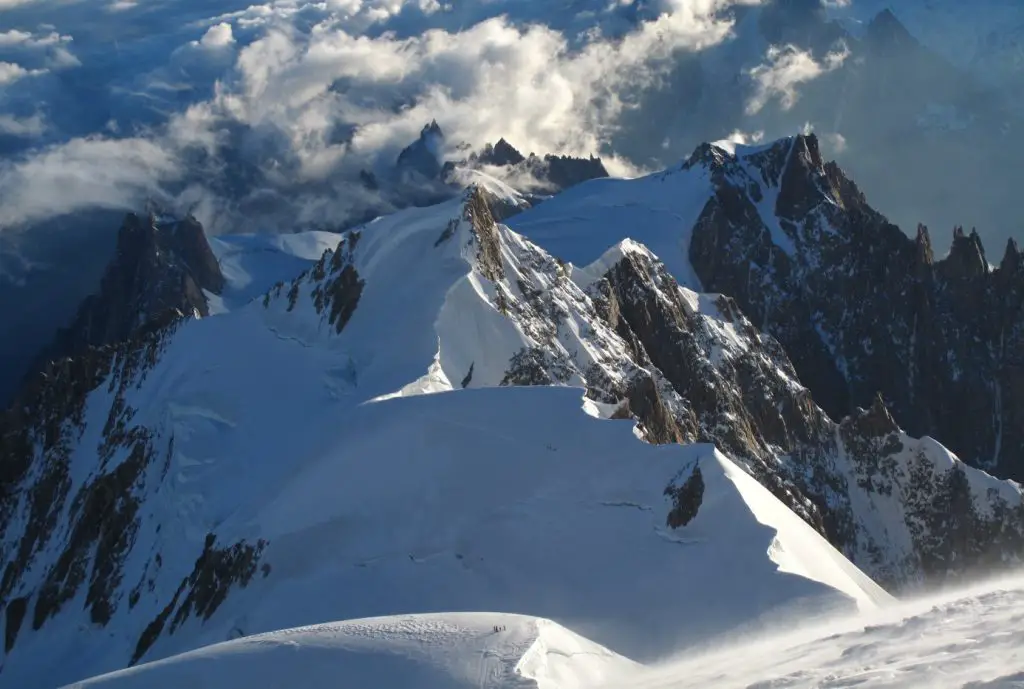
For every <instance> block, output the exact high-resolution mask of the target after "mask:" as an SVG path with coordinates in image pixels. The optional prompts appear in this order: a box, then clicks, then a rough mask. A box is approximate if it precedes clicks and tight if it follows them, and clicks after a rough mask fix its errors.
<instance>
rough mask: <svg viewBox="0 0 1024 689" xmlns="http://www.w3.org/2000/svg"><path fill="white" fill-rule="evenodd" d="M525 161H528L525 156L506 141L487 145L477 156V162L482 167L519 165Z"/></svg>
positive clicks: (502, 140)
mask: <svg viewBox="0 0 1024 689" xmlns="http://www.w3.org/2000/svg"><path fill="white" fill-rule="evenodd" d="M524 160H526V158H525V156H523V154H522V153H520V152H519V151H517V150H516V149H515V147H513V146H512V144H510V143H509V142H507V141H505V139H498V143H496V144H494V145H493V146H492V145H491V144H487V145H486V146H484V150H483V151H481V152H480V154H479V155H478V156H476V162H478V163H480V164H481V165H499V166H504V165H518V164H519V163H521V162H523V161H524Z"/></svg>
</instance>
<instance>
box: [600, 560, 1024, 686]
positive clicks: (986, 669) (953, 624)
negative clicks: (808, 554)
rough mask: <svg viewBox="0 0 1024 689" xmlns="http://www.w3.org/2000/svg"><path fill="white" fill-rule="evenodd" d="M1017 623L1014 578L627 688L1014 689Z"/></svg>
mask: <svg viewBox="0 0 1024 689" xmlns="http://www.w3.org/2000/svg"><path fill="white" fill-rule="evenodd" d="M1022 620H1024V580H1022V579H1021V578H1020V577H1019V575H1018V576H1016V577H1015V578H1011V579H1003V580H997V581H990V582H983V583H981V584H977V585H975V586H972V587H970V588H966V589H959V590H955V591H948V592H944V593H942V594H940V595H937V596H932V597H927V598H921V599H916V600H911V601H907V602H904V603H901V604H899V605H897V606H893V607H890V608H887V609H885V610H880V611H876V612H873V613H865V614H859V615H856V616H853V617H845V618H832V619H827V618H826V619H819V620H805V621H804V624H802V625H801V626H800V627H799V628H797V629H791V630H788V631H781V630H780V631H777V632H776V633H773V634H772V635H770V636H769V635H765V636H761V637H755V638H751V639H745V640H743V641H741V642H739V643H731V644H725V645H722V646H719V647H717V648H713V649H709V650H707V651H706V652H703V653H693V652H690V653H686V654H685V655H681V656H679V657H678V658H676V659H674V660H671V661H668V662H665V663H663V664H660V665H658V666H656V667H652V668H646V669H643V670H641V671H640V672H639V673H638V674H637V675H636V676H635V677H631V678H630V681H629V683H628V685H629V686H630V687H634V688H635V689H690V688H691V687H692V688H697V687H706V686H716V687H719V686H721V687H750V688H754V687H756V688H757V689H767V688H768V687H773V688H775V687H778V688H782V687H793V688H795V687H837V688H838V687H853V686H864V687H899V688H900V689H1017V688H1019V687H1021V686H1022V685H1024V671H1022V668H1024V665H1022V661H1021V654H1020V648H1021V644H1022V642H1024V632H1022V631H1021V629H1020V623H1021V621H1022ZM610 686H615V685H614V684H613V685H609V687H610Z"/></svg>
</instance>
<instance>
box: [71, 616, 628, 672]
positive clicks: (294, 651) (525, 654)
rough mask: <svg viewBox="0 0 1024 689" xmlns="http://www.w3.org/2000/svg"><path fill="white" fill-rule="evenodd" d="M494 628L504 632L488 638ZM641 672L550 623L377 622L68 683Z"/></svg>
mask: <svg viewBox="0 0 1024 689" xmlns="http://www.w3.org/2000/svg"><path fill="white" fill-rule="evenodd" d="M495 627H501V628H502V629H501V631H498V632H495V631H494V628H495ZM638 669H639V667H638V666H637V665H636V664H635V663H633V662H632V661H630V660H627V659H626V658H623V657H622V656H619V655H616V654H615V653H613V652H611V651H609V650H608V649H606V648H604V647H602V646H598V645H597V644H595V643H592V642H590V641H588V640H586V639H584V638H582V637H580V636H578V635H576V634H574V633H573V632H571V631H569V630H568V629H566V628H564V627H562V626H560V625H558V624H555V623H554V622H551V621H550V620H545V619H540V618H534V617H526V616H523V615H504V614H497V613H444V614H427V615H406V616H401V617H398V616H396V617H378V618H370V619H363V620H352V621H349V622H338V623H333V624H320V625H315V626H311V627H301V628H297V629H288V630H283V631H279V632H272V633H269V634H261V635H258V636H254V637H250V638H247V639H242V640H237V641H228V642H225V643H220V644H216V645H213V646H209V647H207V648H203V649H200V650H197V651H193V652H190V653H185V654H183V655H180V656H174V657H172V658H168V659H166V660H162V661H157V662H154V663H148V664H146V665H141V666H138V667H136V668H132V669H129V670H123V671H121V672H115V673H112V674H110V675H105V676H102V677H97V678H95V679H92V680H89V681H86V682H82V683H79V684H75V685H73V686H75V687H81V689H86V688H87V687H88V688H95V689H180V688H181V687H190V689H279V688H280V687H292V686H301V687H302V688H303V689H338V688H339V687H352V688H353V689H355V688H356V687H367V688H370V687H380V688H381V689H384V688H387V689H458V688H460V687H465V688H466V689H470V688H472V689H499V688H503V687H521V688H522V689H527V688H528V687H536V688H537V689H577V688H578V689H589V688H590V687H593V686H596V685H599V684H604V683H605V682H608V681H611V680H613V679H614V678H616V677H621V676H624V675H626V674H627V673H635V672H636V671H637V670H638Z"/></svg>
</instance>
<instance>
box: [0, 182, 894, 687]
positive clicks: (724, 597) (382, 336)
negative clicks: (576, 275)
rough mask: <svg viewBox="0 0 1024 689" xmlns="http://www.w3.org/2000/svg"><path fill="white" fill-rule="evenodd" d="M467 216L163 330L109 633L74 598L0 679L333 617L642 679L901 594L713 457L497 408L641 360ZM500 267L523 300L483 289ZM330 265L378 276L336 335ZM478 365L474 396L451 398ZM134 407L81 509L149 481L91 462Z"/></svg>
mask: <svg viewBox="0 0 1024 689" xmlns="http://www.w3.org/2000/svg"><path fill="white" fill-rule="evenodd" d="M495 190H496V191H497V192H498V193H500V192H501V191H502V190H501V189H500V188H498V187H495ZM472 207H473V206H472V204H470V205H469V206H465V207H464V205H463V202H462V201H458V202H455V203H450V204H443V205H441V206H438V207H435V208H432V209H413V210H410V211H407V212H403V213H399V214H396V215H395V216H392V217H389V218H384V219H381V220H378V221H376V222H373V223H370V224H369V225H368V226H366V227H364V228H362V230H361V232H360V233H359V235H358V238H357V237H356V235H354V234H353V235H349V236H348V237H347V238H346V243H345V244H343V245H342V246H339V247H338V248H337V249H336V250H335V251H333V252H330V253H328V254H327V255H325V256H324V257H323V258H322V259H321V260H320V261H318V262H317V264H315V265H314V266H313V267H312V268H311V269H310V270H309V271H308V272H307V273H306V274H305V275H304V276H302V277H300V278H298V279H297V280H295V281H294V282H293V283H292V284H291V285H290V286H281V288H276V289H274V290H272V291H271V293H270V294H268V295H267V296H266V298H265V299H263V300H256V301H253V302H250V303H248V304H247V305H244V306H242V307H240V308H237V309H235V310H231V311H228V312H225V313H222V314H220V315H217V316H214V317H211V318H205V319H200V320H187V321H184V322H182V323H181V324H180V325H179V326H178V327H177V329H176V331H175V332H173V333H171V334H170V335H168V339H167V341H166V342H165V343H164V344H163V345H162V353H161V354H160V355H159V356H158V357H156V358H155V359H154V361H153V364H152V366H151V367H147V368H146V369H144V370H143V372H142V377H137V378H135V379H134V380H131V381H128V382H127V384H126V386H125V387H124V388H122V389H121V393H118V394H123V403H124V405H125V406H124V408H125V409H127V410H129V411H130V423H131V424H132V426H133V427H136V428H138V427H141V428H146V429H149V430H148V432H149V433H151V434H152V435H153V437H154V438H155V440H154V445H155V446H156V447H158V448H166V455H165V456H164V455H161V456H160V461H156V462H154V463H153V464H152V465H150V466H148V467H147V468H146V469H145V473H144V475H143V476H142V477H141V479H140V480H139V481H138V483H137V484H136V486H137V488H138V490H142V491H144V492H143V493H142V494H141V498H140V504H139V508H138V509H139V512H138V514H137V517H136V521H137V529H136V530H135V531H134V533H133V541H132V547H131V548H130V549H128V550H127V551H126V553H125V555H124V561H123V563H120V566H121V570H120V571H119V572H118V577H119V578H118V579H117V580H116V581H117V583H116V584H115V586H116V588H115V592H114V593H115V595H114V599H113V600H114V604H115V606H116V607H115V610H114V616H113V618H112V619H111V621H110V622H109V623H108V624H106V625H105V626H103V627H100V626H96V625H95V624H91V623H90V621H89V613H88V612H87V611H86V609H85V608H87V598H86V597H87V594H88V591H87V590H86V588H87V587H82V588H80V589H78V590H77V592H75V593H74V598H72V599H71V600H70V601H68V602H67V604H66V605H64V606H63V607H61V608H60V609H59V610H58V611H57V612H55V614H54V617H53V618H52V620H49V621H48V622H47V623H46V624H45V625H43V626H42V627H41V628H40V629H38V630H36V629H33V628H31V626H30V625H28V624H26V625H24V627H23V629H22V630H21V632H20V634H19V635H18V638H17V644H16V646H15V647H14V649H13V651H12V652H11V653H9V654H8V655H7V656H6V657H5V660H4V667H3V672H2V674H0V685H2V686H12V687H14V686H55V685H59V684H62V683H66V682H69V681H74V680H77V679H81V678H83V677H86V676H91V675H96V674H99V673H102V672H107V671H111V670H116V669H119V668H123V667H125V666H127V665H128V664H129V662H130V660H131V657H132V655H133V652H135V651H136V650H137V649H141V651H140V653H141V657H142V659H143V660H152V659H156V658H161V657H167V656H169V655H172V654H175V653H180V652H184V651H189V650H192V649H195V648H198V647H200V646H204V645H209V644H213V643H218V642H221V641H224V640H226V639H230V638H234V637H237V636H240V635H250V634H254V633H261V632H271V631H275V630H281V629H287V628H292V627H298V626H303V625H309V624H316V623H322V622H328V621H332V620H344V619H355V618H365V617H376V616H382V615H405V614H412V613H428V612H447V611H459V610H463V611H511V612H515V613H519V614H524V615H536V616H540V617H544V618H550V619H553V620H555V621H557V622H558V623H560V624H564V625H566V626H567V627H569V628H571V629H573V630H574V631H576V632H577V633H580V634H582V635H584V636H586V637H587V638H590V639H593V640H594V641H595V642H597V643H599V644H601V645H604V646H607V647H608V648H612V649H614V650H615V651H616V652H619V653H623V654H625V655H626V656H629V657H635V658H636V659H638V660H644V659H648V658H651V657H655V656H658V655H662V654H664V653H667V652H668V651H670V650H672V649H675V648H678V647H679V646H680V645H686V644H693V643H698V642H703V641H706V640H707V639H709V638H713V637H714V636H716V635H718V634H724V633H727V632H728V631H729V630H731V629H735V628H736V627H738V626H750V625H754V626H757V625H758V624H761V623H762V622H763V621H764V618H766V617H772V616H774V615H777V614H781V611H783V610H785V609H789V610H790V611H807V610H814V611H820V610H823V609H826V610H833V609H837V608H838V609H852V608H854V607H867V608H871V607H873V606H875V605H878V604H884V603H886V602H887V601H889V600H890V599H889V596H888V595H887V594H885V593H884V592H883V591H882V590H881V589H880V588H879V587H878V586H877V585H875V584H874V583H872V582H871V581H870V580H869V579H868V578H867V577H866V576H864V575H863V574H862V573H861V572H860V571H859V570H857V569H856V568H855V567H854V566H853V565H851V564H850V563H849V562H848V561H846V560H845V559H844V558H843V556H842V555H840V554H839V553H838V552H837V551H836V550H835V549H833V548H832V546H831V545H829V544H828V543H827V542H826V541H825V540H824V539H823V538H822V537H821V536H819V535H818V534H817V533H816V532H815V531H814V530H813V529H812V528H811V527H810V526H808V525H807V524H806V523H804V522H803V521H802V520H801V519H799V518H797V517H795V516H794V515H793V514H792V513H790V512H789V511H788V509H787V508H786V507H784V506H783V505H782V504H781V503H779V501H778V500H777V499H776V498H775V497H774V496H772V495H771V494H770V493H769V492H768V491H767V490H765V489H764V488H762V487H761V486H760V485H759V484H757V483H756V482H755V481H753V480H752V479H750V478H749V477H748V476H747V475H746V474H745V473H744V472H743V471H742V470H741V469H739V468H738V467H737V466H736V465H735V464H734V463H733V462H732V461H731V460H729V459H728V458H726V457H725V456H723V455H722V454H721V453H719V452H718V451H716V450H715V449H714V447H712V446H710V445H690V446H678V445H667V446H657V447H655V446H650V445H647V444H644V443H641V442H639V441H638V440H637V437H636V434H635V433H634V428H633V424H632V423H631V422H629V421H610V420H604V419H595V418H593V417H592V416H591V415H588V414H587V413H584V410H583V408H584V407H586V408H588V409H591V410H592V408H593V406H594V403H593V402H592V401H590V400H587V401H586V402H584V400H583V399H582V391H581V390H580V389H579V388H570V387H559V388H554V387H529V388H525V387H522V388H517V387H512V388H506V387H497V388H496V387H495V386H499V385H500V383H501V376H502V372H503V370H504V368H505V367H507V365H508V362H509V357H510V355H511V354H512V353H514V352H515V351H517V349H520V348H522V347H523V346H525V345H528V344H530V343H531V342H537V341H538V340H537V339H536V338H548V337H550V340H548V339H545V341H548V342H549V343H550V342H554V343H557V345H552V346H556V347H560V348H561V350H557V351H566V352H568V351H572V352H573V356H574V357H580V358H581V359H580V360H590V361H592V362H604V363H605V364H606V365H608V366H609V371H610V372H611V373H615V372H616V369H615V368H614V367H612V366H611V364H610V363H608V362H609V361H612V360H614V357H616V356H618V357H619V360H618V361H619V363H618V364H617V365H618V366H620V367H621V366H622V356H621V352H619V351H618V350H622V349H624V348H625V345H624V344H623V343H622V342H621V340H620V339H617V338H616V336H614V334H613V333H612V332H611V331H610V328H609V326H607V325H602V324H601V322H600V321H599V320H598V319H595V318H593V316H592V315H591V316H588V308H589V309H590V311H592V310H593V307H592V306H589V307H588V306H587V304H588V301H587V297H586V295H585V294H584V292H583V291H582V289H581V288H580V287H579V285H577V284H576V283H575V282H574V281H573V280H570V279H568V277H567V276H564V275H563V277H558V275H559V274H560V273H559V271H558V270H557V269H556V264H555V262H554V260H553V259H551V258H550V256H547V255H545V254H543V253H542V252H540V251H539V250H538V249H536V248H535V247H532V245H529V244H528V243H526V242H525V240H523V239H522V238H521V237H519V236H518V235H515V234H514V233H511V232H509V231H508V230H507V229H504V228H501V227H500V226H497V227H495V226H490V225H487V224H486V223H482V222H480V220H479V218H477V219H473V218H472V217H471V215H470V214H467V213H468V211H466V208H472ZM479 210H480V209H479V208H477V211H479ZM490 233H497V234H490ZM495 241H497V244H495V243H494V242H495ZM353 246H355V250H354V251H353ZM636 250H639V249H636ZM616 251H619V252H621V251H623V248H622V247H620V248H619V249H616ZM336 259H337V261H336ZM498 261H500V270H501V271H502V272H503V275H504V278H503V279H502V280H500V281H498V282H494V281H491V280H488V279H486V278H485V275H484V274H485V273H488V272H489V273H493V272H494V271H496V270H499V268H498V267H497V266H498V265H499V264H498ZM335 265H337V266H339V268H338V271H337V272H330V276H337V275H343V274H345V270H346V269H345V268H341V267H340V266H346V267H347V266H353V270H354V271H356V272H357V273H358V275H359V278H360V279H361V280H363V281H364V285H363V287H362V288H361V296H359V299H358V301H359V304H358V308H356V310H355V311H354V313H353V314H352V316H351V319H350V320H349V321H348V322H347V324H346V325H345V327H344V328H342V329H341V331H340V333H339V332H338V329H337V327H336V326H335V324H334V323H333V322H331V321H330V320H329V318H328V314H329V313H330V311H331V308H326V309H325V310H322V311H321V310H319V309H317V308H314V304H315V303H316V302H317V299H318V295H320V298H323V293H322V292H318V291H317V290H318V289H320V290H325V289H326V290H327V291H330V292H331V293H332V294H342V293H341V292H336V291H334V287H330V285H331V284H336V283H332V282H331V281H332V280H334V277H328V276H326V273H327V272H328V271H334V270H335V268H334V266H335ZM318 274H321V275H324V276H325V277H324V278H323V279H321V280H318V279H317V275H318ZM517 276H518V277H517ZM398 278H400V279H398ZM340 279H341V278H338V280H340ZM517 279H518V281H519V282H521V283H522V286H521V287H516V288H513V287H511V286H510V285H516V284H518V283H517ZM548 282H550V283H551V286H552V289H553V290H554V294H555V295H556V297H557V300H558V308H559V309H562V310H564V312H563V317H562V318H560V319H557V320H558V323H560V325H559V326H558V327H557V328H555V332H554V333H553V334H552V333H548V334H547V335H544V334H543V333H537V332H535V328H537V327H539V325H538V323H541V321H539V320H531V318H529V316H530V313H531V312H529V310H522V311H519V310H517V309H518V308H519V307H518V306H517V305H520V302H519V300H518V299H513V297H516V295H514V294H513V293H512V291H513V290H514V289H519V290H526V291H530V290H531V289H532V287H531V285H538V284H547V283H548ZM555 286H557V289H554V287H555ZM499 291H500V292H501V293H502V294H504V295H505V297H504V298H505V299H506V301H505V304H506V306H505V307H504V308H505V310H506V313H504V314H503V313H502V312H501V307H500V306H499V301H500V300H499V298H498V294H499ZM342 296H344V294H342ZM349 296H351V295H349ZM520 296H522V295H520ZM693 296H694V297H695V296H696V295H693ZM337 298H338V299H341V298H342V297H341V296H339V297H337ZM523 299H525V297H523ZM698 301H700V300H699V299H698ZM520 306H521V305H520ZM545 308H547V307H545ZM694 308H696V307H694ZM707 317H708V318H712V317H714V314H709V315H707ZM587 318H589V320H587ZM577 350H579V351H577ZM551 351H556V350H551ZM467 368H469V369H472V371H473V374H472V377H471V380H470V381H469V382H468V383H467V387H468V388H470V389H465V390H462V389H459V388H461V387H462V386H461V385H459V383H458V382H456V383H455V385H453V384H452V380H453V379H455V380H456V381H457V380H458V379H459V378H461V377H462V376H464V375H466V373H465V372H466V369H467ZM619 374H621V371H619ZM114 382H116V381H114ZM567 382H569V383H572V379H571V377H570V379H569V380H568V381H567ZM456 386H458V387H456ZM478 386H479V387H483V388H484V389H472V388H475V387H478ZM453 388H454V391H453ZM115 389H117V386H116V385H114V386H113V387H108V386H107V385H101V386H100V387H98V388H97V389H96V390H95V391H94V392H92V393H91V394H90V395H89V396H88V398H87V401H86V406H85V408H84V410H83V419H84V423H85V425H84V431H83V434H82V436H81V438H80V445H79V447H80V448H81V449H80V450H79V451H76V452H74V453H72V454H71V455H70V457H69V460H68V461H69V472H68V480H69V481H70V483H71V486H70V489H69V492H70V493H71V494H75V493H76V492H78V491H79V489H80V488H81V487H82V486H85V485H87V484H88V482H90V481H92V480H94V479H95V478H96V476H97V475H98V474H99V472H103V471H112V470H114V468H115V467H117V466H118V463H119V462H126V461H127V460H128V459H129V458H128V457H126V456H125V454H127V453H124V452H120V453H119V454H115V455H114V456H112V457H110V458H109V459H108V462H109V463H108V464H107V465H105V466H97V462H96V454H95V452H94V451H92V450H90V447H94V446H99V445H101V444H102V443H101V438H102V437H103V435H102V434H103V433H104V431H103V429H104V427H105V426H107V425H109V424H110V422H109V420H108V414H110V413H111V412H110V409H111V405H112V404H114V406H115V407H117V404H120V403H116V404H115V403H113V402H112V398H113V395H114V390H115ZM423 393H442V394H423ZM161 451H163V450H161ZM697 463H699V465H700V468H701V472H702V475H703V480H704V482H705V486H706V487H705V491H704V496H703V502H702V504H701V506H700V509H699V512H698V514H697V517H696V519H694V520H693V521H692V522H691V523H689V524H687V525H686V526H684V527H682V528H680V529H676V530H672V529H669V528H667V527H666V517H667V514H668V512H669V510H670V509H671V507H672V505H671V500H670V498H668V497H666V495H665V489H666V487H667V486H669V485H671V484H673V483H674V482H676V481H681V480H682V479H685V478H686V477H687V476H689V474H690V472H692V471H693V468H694V466H695V465H697ZM20 509H21V510H22V511H24V508H23V507H22V508H20ZM65 509H67V510H71V509H74V507H67V508H65ZM66 522H67V523H69V524H70V523H74V522H72V521H71V519H70V518H66ZM18 531H19V530H18V529H14V528H12V529H11V530H9V533H18ZM208 534H210V535H211V536H210V537H208ZM214 534H215V536H213V535H214ZM211 537H212V538H214V539H215V545H216V547H218V548H222V549H223V548H229V547H233V544H240V543H247V544H256V543H261V544H263V545H262V547H261V549H260V550H259V551H258V554H257V555H256V556H255V557H257V558H258V561H257V562H256V563H255V564H254V568H256V567H257V566H258V572H259V573H258V574H256V575H255V576H254V577H253V578H252V580H251V581H249V583H248V585H247V586H246V587H241V586H237V585H236V586H230V585H229V586H230V588H229V589H226V590H225V593H224V597H222V598H218V599H216V600H217V604H216V606H215V607H214V609H213V610H211V611H209V613H208V614H207V613H204V614H203V615H202V616H200V615H199V613H198V612H197V613H196V614H195V615H189V614H188V611H187V610H186V609H185V608H184V607H182V606H183V605H184V603H182V601H181V600H180V598H179V595H180V593H181V591H182V587H184V586H194V585H197V584H195V583H194V581H193V584H188V582H189V581H192V580H190V579H189V576H190V572H192V571H193V567H194V566H195V567H197V568H198V567H199V566H200V563H201V562H202V559H203V558H202V557H200V558H199V560H197V556H200V555H201V554H202V553H204V552H205V547H204V541H205V542H206V543H207V546H208V545H209V544H210V541H209V540H208V538H211ZM61 543H62V536H60V535H58V537H57V538H54V539H53V540H52V541H51V542H48V543H44V544H43V547H41V548H40V550H39V552H38V554H37V555H36V556H35V559H34V560H33V568H32V569H31V570H30V571H28V572H27V573H26V575H25V577H24V578H23V579H22V580H21V581H20V582H19V587H20V588H19V591H21V592H24V594H27V595H31V594H32V591H34V590H39V588H40V587H41V583H40V582H38V581H34V580H33V578H32V577H37V578H41V577H43V576H44V575H45V574H46V572H48V571H50V569H51V567H52V566H53V563H54V562H56V561H57V560H58V559H59V558H61ZM193 563H196V564H195V565H193ZM72 590H73V591H74V589H72ZM218 595H219V594H218ZM190 600H191V599H190ZM196 605H198V603H197V604H196ZM181 610H185V613H184V614H183V615H181V622H175V623H174V624H172V625H164V624H163V623H161V625H160V627H159V628H158V633H157V634H156V635H155V636H153V635H150V634H148V632H149V630H150V629H152V625H153V624H154V622H155V621H157V620H160V619H164V620H166V619H167V618H168V615H170V613H171V612H175V613H177V612H180V611H181ZM161 616H163V617H161ZM178 617H179V615H178V614H175V615H174V619H177V618H178ZM143 637H146V638H147V639H149V640H150V641H153V643H152V644H151V645H150V644H149V643H147V644H142V642H141V640H142V638H143ZM44 659H45V660H44Z"/></svg>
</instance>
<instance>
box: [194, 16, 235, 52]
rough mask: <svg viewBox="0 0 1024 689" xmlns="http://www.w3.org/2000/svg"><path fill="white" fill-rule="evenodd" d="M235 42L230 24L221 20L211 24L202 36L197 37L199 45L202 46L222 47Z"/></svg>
mask: <svg viewBox="0 0 1024 689" xmlns="http://www.w3.org/2000/svg"><path fill="white" fill-rule="evenodd" d="M234 42H235V36H234V33H233V32H232V30H231V24H229V23H228V22H221V23H220V24H216V25H214V26H211V27H210V28H209V30H207V32H206V33H205V34H203V37H202V38H201V39H199V45H201V46H203V47H204V48H224V47H226V46H229V45H231V44H233V43H234Z"/></svg>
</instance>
